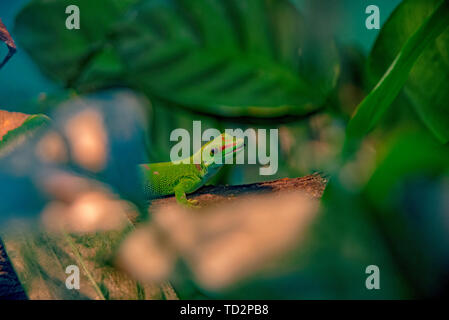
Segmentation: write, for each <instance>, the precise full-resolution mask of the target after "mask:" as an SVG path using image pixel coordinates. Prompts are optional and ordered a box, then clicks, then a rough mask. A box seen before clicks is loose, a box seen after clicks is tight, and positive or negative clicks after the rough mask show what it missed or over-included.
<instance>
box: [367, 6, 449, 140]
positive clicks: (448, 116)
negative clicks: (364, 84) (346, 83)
mask: <svg viewBox="0 0 449 320" xmlns="http://www.w3.org/2000/svg"><path fill="white" fill-rule="evenodd" d="M439 3H441V1H440V0H407V1H404V2H403V3H402V4H401V5H400V6H399V7H398V8H397V9H396V11H395V12H394V13H393V14H392V16H391V17H390V18H389V20H388V21H387V22H386V24H385V25H384V27H383V29H382V30H381V32H380V34H379V37H378V39H377V41H376V43H375V45H374V47H373V50H372V52H371V54H370V57H369V65H368V66H369V72H370V75H371V76H372V78H373V79H374V81H376V80H378V79H380V77H381V76H382V74H383V73H384V72H385V71H386V70H387V69H388V66H389V65H390V64H391V62H392V61H393V60H394V58H395V56H396V55H397V54H398V53H399V52H400V50H401V47H402V46H403V45H404V43H405V42H406V41H407V39H408V38H409V37H410V36H411V35H412V34H413V33H414V32H416V30H417V29H418V28H419V26H420V25H421V24H422V23H423V22H424V21H425V19H426V18H427V17H429V15H431V14H432V12H433V11H434V10H435V8H436V7H437V6H438V4H439ZM446 3H447V1H446ZM448 21H449V18H446V21H445V23H446V26H449V22H448ZM405 93H406V95H407V96H408V98H409V99H410V101H411V102H412V105H413V106H414V107H415V108H416V111H417V112H418V114H419V115H420V117H421V118H422V120H423V121H424V123H425V124H426V125H427V126H428V128H429V129H430V130H431V131H432V132H433V133H434V134H435V135H436V137H437V138H438V139H439V140H441V142H443V143H445V142H447V141H449V109H448V105H447V103H448V101H449V29H446V31H444V32H443V33H442V34H440V35H439V36H438V37H437V38H436V39H433V40H432V41H431V43H430V45H429V46H428V47H427V48H426V49H425V50H424V51H423V53H422V54H421V56H420V57H419V58H418V60H417V61H416V63H415V65H414V67H413V68H412V70H411V71H410V76H409V78H408V81H407V83H406V85H405Z"/></svg>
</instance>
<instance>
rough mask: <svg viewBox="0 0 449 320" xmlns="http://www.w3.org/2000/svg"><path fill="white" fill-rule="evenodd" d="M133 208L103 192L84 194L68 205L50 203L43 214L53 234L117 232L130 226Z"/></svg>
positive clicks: (45, 223)
mask: <svg viewBox="0 0 449 320" xmlns="http://www.w3.org/2000/svg"><path fill="white" fill-rule="evenodd" d="M129 207H130V204H129V203H127V202H126V201H122V200H117V199H115V198H114V197H113V196H111V195H109V194H107V193H104V192H99V191H90V192H85V193H82V194H80V195H79V196H77V197H76V199H74V200H73V202H71V203H69V204H67V203H64V202H61V201H53V202H51V203H49V204H48V205H47V206H46V207H45V209H44V210H43V213H42V222H43V225H44V226H45V227H46V228H47V229H48V230H51V231H55V232H58V231H67V232H73V233H89V232H96V231H108V230H115V229H119V228H121V227H123V226H124V225H125V223H126V221H127V220H126V213H127V210H129Z"/></svg>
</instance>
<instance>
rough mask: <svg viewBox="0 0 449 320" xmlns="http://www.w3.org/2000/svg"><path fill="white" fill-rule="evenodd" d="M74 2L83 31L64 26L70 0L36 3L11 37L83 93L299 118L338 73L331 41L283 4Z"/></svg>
mask: <svg viewBox="0 0 449 320" xmlns="http://www.w3.org/2000/svg"><path fill="white" fill-rule="evenodd" d="M72 2H73V1H72ZM72 2H70V4H77V5H78V6H79V7H80V11H81V29H80V30H67V29H66V28H65V27H64V26H65V20H64V19H65V18H66V15H64V14H61V12H64V8H65V6H66V5H68V4H69V2H68V1H56V0H50V1H43V0H35V1H33V2H32V3H31V4H30V5H28V6H26V7H25V8H24V9H23V10H22V12H21V13H20V14H19V16H18V18H17V24H16V34H17V38H18V39H19V42H20V44H21V45H22V46H23V47H25V48H26V50H27V51H28V52H30V54H31V56H32V58H33V59H34V60H35V61H36V62H37V63H38V65H39V66H40V67H41V68H42V70H44V71H45V73H46V74H47V75H50V76H51V77H52V78H53V79H56V80H59V81H60V82H62V83H63V84H64V85H65V86H67V87H72V88H75V89H77V90H80V91H91V90H94V89H98V88H102V87H110V86H112V85H127V86H130V87H132V88H139V89H142V90H143V91H144V92H145V93H147V94H148V95H150V96H157V97H158V98H160V99H163V100H167V101H169V102H171V103H175V104H178V105H181V106H184V107H188V108H191V109H194V110H195V111H200V112H203V113H207V114H214V115H220V116H226V117H234V116H250V117H273V116H286V115H295V116H303V115H307V114H309V113H311V112H314V111H316V110H317V109H318V108H320V107H322V106H323V104H324V102H325V100H326V96H327V94H328V93H329V92H330V91H331V90H332V89H333V87H334V85H335V82H336V81H335V80H336V76H337V75H338V73H339V68H338V59H337V53H336V49H335V46H334V43H333V41H331V38H330V37H328V36H326V37H323V38H322V39H317V37H316V36H317V35H315V34H314V35H313V36H312V33H311V31H312V29H313V27H312V24H309V23H305V21H304V19H303V18H302V16H301V15H300V14H299V12H298V11H297V9H296V8H295V7H294V6H292V5H291V4H290V2H289V1H287V0H279V1H265V0H264V1H259V0H243V1H236V0H232V1H217V0H196V1H184V0H173V1H158V0H142V1H140V2H139V3H138V4H137V5H135V6H132V7H131V6H129V4H131V3H133V2H136V1H132V0H128V1H125V2H124V3H123V2H119V1H112V2H111V1H106V0H102V1H101V2H100V3H98V2H95V4H93V2H92V1H87V0H79V1H75V2H73V3H72ZM103 2H107V4H106V3H103ZM119 3H120V5H119ZM42 17H48V19H42ZM94 21H95V22H94ZM312 40H313V41H312ZM68 48H70V49H68ZM317 53H319V54H317Z"/></svg>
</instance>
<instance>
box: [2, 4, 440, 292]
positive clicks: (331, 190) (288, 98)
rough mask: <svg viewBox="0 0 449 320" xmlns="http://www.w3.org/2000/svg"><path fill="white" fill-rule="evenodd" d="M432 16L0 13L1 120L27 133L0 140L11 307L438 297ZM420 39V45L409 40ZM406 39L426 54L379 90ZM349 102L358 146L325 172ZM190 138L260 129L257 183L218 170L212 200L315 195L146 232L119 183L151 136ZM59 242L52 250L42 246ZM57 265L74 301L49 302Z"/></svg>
mask: <svg viewBox="0 0 449 320" xmlns="http://www.w3.org/2000/svg"><path fill="white" fill-rule="evenodd" d="M441 3H442V2H441V1H437V0H431V1H424V0H404V1H399V0H394V1H393V0H384V1H381V0H376V1H365V0H363V1H351V0H341V1H337V0H336V1H312V0H310V1H309V0H303V1H301V0H277V1H276V0H240V1H238V0H226V1H225V0H223V1H218V0H195V1H187V0H126V1H119V0H98V1H95V4H94V3H93V2H92V1H88V0H78V1H65V0H58V1H56V0H47V1H43V0H32V1H25V0H20V1H19V0H17V1H3V2H1V3H0V18H1V19H2V21H3V23H4V24H5V25H6V26H7V28H8V29H9V31H10V33H11V35H12V37H13V39H14V40H15V41H16V44H17V49H18V51H17V54H16V55H15V56H14V57H13V58H12V59H11V60H10V61H9V62H8V64H6V65H5V67H4V68H3V69H2V70H0V108H1V109H2V110H5V111H10V112H20V113H25V114H26V115H35V116H34V117H30V118H26V117H27V116H23V119H22V118H20V116H19V118H20V119H22V120H20V121H18V122H19V123H20V124H22V122H23V121H25V119H27V120H26V121H25V122H23V124H22V126H19V128H18V129H17V130H19V131H16V132H15V133H13V134H11V135H9V136H7V135H5V136H4V138H3V141H2V140H0V142H1V143H2V144H0V165H1V166H0V168H1V171H0V179H1V180H0V191H1V192H2V194H3V195H4V196H2V200H1V202H0V210H1V212H0V215H2V216H3V218H5V217H6V218H8V221H11V220H14V221H15V224H16V225H17V227H15V228H9V230H5V231H2V233H1V235H2V238H3V239H4V241H5V244H6V247H7V249H8V252H9V255H10V256H11V260H12V262H13V264H14V267H15V268H16V270H17V272H18V274H19V278H20V279H21V281H22V283H23V284H24V287H25V288H26V290H27V293H28V295H29V296H30V297H31V298H34V299H41V298H50V299H143V298H145V299H175V298H181V299H183V298H273V299H310V298H312V299H313V298H315V299H316V298H318V299H354V298H355V299H379V298H391V299H407V298H428V297H441V296H443V295H447V284H448V283H447V279H448V272H447V270H448V268H447V267H448V263H449V237H448V231H449V219H448V218H449V216H448V202H447V199H448V197H447V192H448V190H449V189H448V163H449V162H448V161H447V159H448V156H449V150H448V145H447V142H448V140H449V129H448V128H449V111H448V109H447V106H448V102H449V88H448V86H449V81H448V80H449V31H448V29H447V27H448V25H449V23H448V22H447V21H449V20H445V17H447V6H446V7H444V6H441ZM70 4H77V5H78V6H79V7H80V11H81V29H80V30H67V29H66V28H65V20H66V18H67V14H65V8H66V7H67V6H68V5H70ZM368 5H376V6H378V8H379V9H380V29H379V30H376V29H371V30H368V29H367V28H366V26H365V20H366V19H367V17H368V16H369V15H370V14H367V13H365V9H366V7H367V6H368ZM440 6H441V7H442V8H440ZM437 8H438V9H437ZM437 10H439V11H438V12H439V13H440V14H439V15H432V14H433V13H434V12H436V11H437ZM429 17H430V18H429ZM429 21H431V22H430V23H429ZM425 27H428V28H434V29H432V30H436V31H435V32H434V33H429V34H427V33H426V32H421V34H419V32H420V31H422V30H428V29H424V28H425ZM437 31H438V32H437ZM414 34H418V35H419V36H420V37H421V38H419V37H418V36H417V37H415V41H418V40H419V39H420V41H418V42H419V43H426V44H427V45H426V46H422V47H420V46H418V45H416V43H415V45H416V49H415V51H414V52H419V54H417V55H416V56H414V57H413V58H410V59H409V63H410V65H409V66H410V70H406V69H407V68H403V69H400V68H401V67H403V66H404V65H402V64H399V63H398V65H399V66H398V68H397V69H395V70H394V71H395V72H396V71H397V72H396V73H394V72H393V74H392V75H391V77H390V79H391V78H393V77H396V78H397V79H398V80H397V81H395V79H393V80H392V81H393V83H402V82H404V83H403V85H402V84H401V86H400V88H401V90H400V91H399V93H398V92H394V90H393V89H391V90H390V91H388V90H389V89H388V88H385V86H382V80H383V79H384V78H383V76H384V74H387V75H389V74H391V73H389V72H390V71H389V70H390V69H389V67H390V65H391V64H392V62H393V61H394V60H395V58H396V57H397V56H398V54H400V53H403V54H404V55H405V53H407V54H410V52H407V51H405V50H404V49H403V48H404V46H406V45H407V44H413V42H412V41H413V39H412V40H410V39H411V38H412V35H414ZM426 41H427V42H426ZM420 50H421V51H422V52H421V51H420ZM6 52H7V49H6V47H4V46H2V48H1V49H0V53H1V54H2V55H5V54H6ZM404 52H405V53H404ZM400 79H403V81H402V80H400ZM401 81H402V82H401ZM377 84H379V85H377ZM376 85H377V86H376ZM379 87H380V88H381V90H385V91H384V94H381V95H380V97H381V98H379V100H377V101H374V103H373V102H372V101H373V99H370V97H372V96H373V92H376V89H378V88H379ZM391 87H393V86H391ZM389 96H392V97H393V98H392V102H391V103H386V102H384V101H383V100H382V97H389ZM364 99H365V100H364ZM362 101H367V102H366V105H369V104H370V105H372V109H371V114H369V115H368V116H366V118H367V119H376V122H375V125H368V124H367V123H362V124H359V127H361V128H366V130H367V131H369V132H368V133H367V134H363V135H361V137H360V139H359V140H358V141H357V143H355V144H354V147H353V148H352V149H350V152H349V154H348V153H344V152H342V150H343V148H344V145H345V142H346V143H347V142H348V137H349V135H348V133H347V126H348V123H350V121H352V120H353V119H354V118H353V115H354V114H355V113H356V111H357V110H358V109H357V106H359V104H360V103H361V102H362ZM359 108H360V107H359ZM379 110H381V111H379ZM15 116H17V115H15ZM15 116H14V117H15ZM4 117H5V118H4V119H6V120H4V122H3V124H5V123H6V122H7V121H9V120H8V119H12V116H11V115H6V114H5V116H4ZM8 117H11V118H8ZM194 120H201V121H202V129H203V130H205V129H207V128H217V129H219V130H224V129H225V128H241V129H243V130H245V129H247V128H254V129H258V128H265V129H278V130H279V148H280V149H279V170H278V171H277V173H276V174H275V175H273V176H261V175H259V167H260V166H259V165H257V164H256V165H237V166H226V167H225V168H224V169H223V170H221V171H220V173H219V174H218V175H217V176H216V177H214V179H213V180H212V181H211V182H210V183H211V184H216V185H218V184H230V185H240V184H247V183H255V182H261V181H266V180H274V179H280V178H296V177H301V176H306V175H309V174H313V173H317V172H318V173H320V174H321V175H322V176H324V177H326V179H327V180H328V181H329V182H328V183H327V186H326V190H325V192H324V195H323V197H322V198H321V199H318V198H319V197H312V198H313V199H310V197H307V196H304V194H293V195H282V197H281V198H276V197H275V196H270V195H259V196H257V197H254V198H250V199H248V200H242V201H236V203H234V204H223V206H218V207H219V208H218V209H217V206H215V207H212V208H210V209H208V208H205V209H204V214H197V215H195V214H194V215H190V214H189V213H186V212H185V211H184V210H182V209H180V208H171V207H170V208H162V209H154V210H150V212H149V213H148V211H147V210H146V207H145V201H144V200H143V198H142V195H141V194H140V191H139V187H138V182H137V177H136V175H135V172H134V171H133V169H130V168H134V167H135V165H136V164H138V163H141V162H145V161H149V162H160V161H169V155H170V149H171V147H172V146H173V144H174V143H173V142H170V133H171V132H172V130H174V129H176V128H184V129H187V130H189V131H191V130H192V121H194ZM11 121H12V120H11ZM368 127H369V128H368ZM368 129H370V130H368ZM17 137H19V138H20V137H23V138H20V139H18V138H17ZM0 138H1V137H0ZM83 141H84V142H83ZM86 141H88V143H86ZM351 142H352V141H351ZM42 150H44V151H42ZM49 155H50V156H49ZM24 195H26V197H27V199H28V198H29V200H28V201H26V203H24V202H23V201H22V199H23V197H24ZM86 212H88V213H90V215H89V214H85V213H86ZM122 216H127V217H128V218H126V219H122V218H120V217H122ZM22 217H27V219H41V220H39V224H43V228H30V227H29V226H24V225H23V224H22V223H23V221H22V220H21V219H22ZM36 217H38V218H36ZM42 217H43V221H42ZM61 217H62V218H61ZM86 217H89V218H90V220H89V221H90V222H89V221H88V222H86V221H84V220H83V219H85V218H86ZM111 217H114V218H113V219H111ZM136 217H140V218H136ZM79 219H81V220H79ZM5 221H6V219H5ZM89 223H90V224H89ZM61 225H63V227H64V228H65V229H66V231H67V232H66V233H63V234H61V233H60V232H56V231H55V230H56V229H58V228H60V227H61ZM4 226H6V222H5V224H4ZM3 229H6V228H3ZM13 229H14V230H15V232H12V230H13ZM17 232H18V235H17ZM136 257H139V258H140V259H136ZM55 261H56V263H55ZM71 263H75V264H77V265H80V266H82V270H83V280H82V281H83V282H82V283H83V288H84V289H83V290H81V291H78V292H68V291H67V290H65V289H64V277H65V274H64V272H63V270H64V268H65V266H66V265H68V264H71ZM369 265H376V266H378V267H379V270H380V274H381V285H380V289H379V290H368V289H367V287H366V286H365V281H366V279H367V277H368V276H369V274H367V273H366V272H365V270H366V267H367V266H369Z"/></svg>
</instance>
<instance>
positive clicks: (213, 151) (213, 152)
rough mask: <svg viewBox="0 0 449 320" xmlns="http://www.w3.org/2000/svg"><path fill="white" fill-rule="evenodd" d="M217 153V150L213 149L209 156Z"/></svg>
mask: <svg viewBox="0 0 449 320" xmlns="http://www.w3.org/2000/svg"><path fill="white" fill-rule="evenodd" d="M216 152H217V148H214V149H212V150H211V151H210V155H211V156H213V155H214V154H215V153H216Z"/></svg>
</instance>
